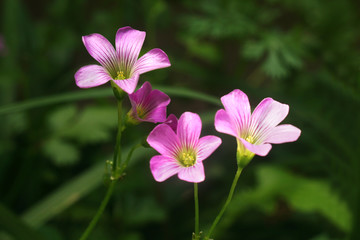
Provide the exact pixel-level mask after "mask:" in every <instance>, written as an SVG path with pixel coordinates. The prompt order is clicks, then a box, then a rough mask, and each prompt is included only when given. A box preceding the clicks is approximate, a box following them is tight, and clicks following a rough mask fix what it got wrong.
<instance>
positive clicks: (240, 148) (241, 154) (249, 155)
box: [236, 140, 255, 169]
mask: <svg viewBox="0 0 360 240" xmlns="http://www.w3.org/2000/svg"><path fill="white" fill-rule="evenodd" d="M254 156H255V153H253V152H250V151H249V150H248V149H247V148H246V147H245V146H244V145H243V144H242V142H240V141H239V140H237V151H236V160H237V164H238V167H239V168H241V169H243V168H244V167H246V166H247V165H248V164H249V163H250V162H251V160H252V159H253V157H254Z"/></svg>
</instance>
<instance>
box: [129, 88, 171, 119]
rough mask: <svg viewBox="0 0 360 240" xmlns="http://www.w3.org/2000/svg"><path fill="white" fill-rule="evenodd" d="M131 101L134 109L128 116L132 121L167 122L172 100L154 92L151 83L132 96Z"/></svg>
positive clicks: (157, 91)
mask: <svg viewBox="0 0 360 240" xmlns="http://www.w3.org/2000/svg"><path fill="white" fill-rule="evenodd" d="M129 99H130V102H131V106H132V108H131V110H130V112H129V113H128V116H129V118H130V119H131V120H132V121H134V122H136V123H137V122H153V123H158V122H164V121H165V120H166V107H167V105H169V103H170V98H169V96H168V95H166V94H165V93H163V92H161V91H159V90H156V89H155V90H152V88H151V84H150V83H149V82H145V83H144V84H143V85H142V86H141V88H139V89H138V90H137V91H136V92H135V93H132V94H130V95H129Z"/></svg>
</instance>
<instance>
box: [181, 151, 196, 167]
mask: <svg viewBox="0 0 360 240" xmlns="http://www.w3.org/2000/svg"><path fill="white" fill-rule="evenodd" d="M179 161H180V163H181V164H182V165H183V166H184V167H191V166H194V165H195V163H196V156H195V154H194V153H189V152H182V154H181V155H180V156H179Z"/></svg>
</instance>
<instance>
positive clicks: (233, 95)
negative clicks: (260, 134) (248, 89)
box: [221, 89, 251, 136]
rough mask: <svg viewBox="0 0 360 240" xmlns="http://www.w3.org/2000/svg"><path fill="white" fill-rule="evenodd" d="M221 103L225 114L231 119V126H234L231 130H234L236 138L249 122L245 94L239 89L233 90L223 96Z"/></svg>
mask: <svg viewBox="0 0 360 240" xmlns="http://www.w3.org/2000/svg"><path fill="white" fill-rule="evenodd" d="M221 102H222V104H223V105H224V107H225V110H226V112H227V114H228V115H229V117H230V118H231V119H232V124H234V125H235V126H234V127H233V129H236V136H238V134H240V131H241V130H242V129H245V128H247V126H248V125H249V122H250V116H251V111H250V103H249V99H248V97H247V95H246V94H245V93H243V92H242V91H240V90H239V89H235V90H234V91H232V92H230V93H229V94H227V95H225V96H223V97H222V98H221Z"/></svg>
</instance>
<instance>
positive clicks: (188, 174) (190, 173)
mask: <svg viewBox="0 0 360 240" xmlns="http://www.w3.org/2000/svg"><path fill="white" fill-rule="evenodd" d="M178 177H179V178H180V179H181V180H184V181H187V182H194V183H199V182H202V181H204V180H205V172H204V165H203V163H202V162H201V161H199V162H197V163H196V164H195V165H194V166H191V167H182V168H181V169H180V171H179V173H178Z"/></svg>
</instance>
